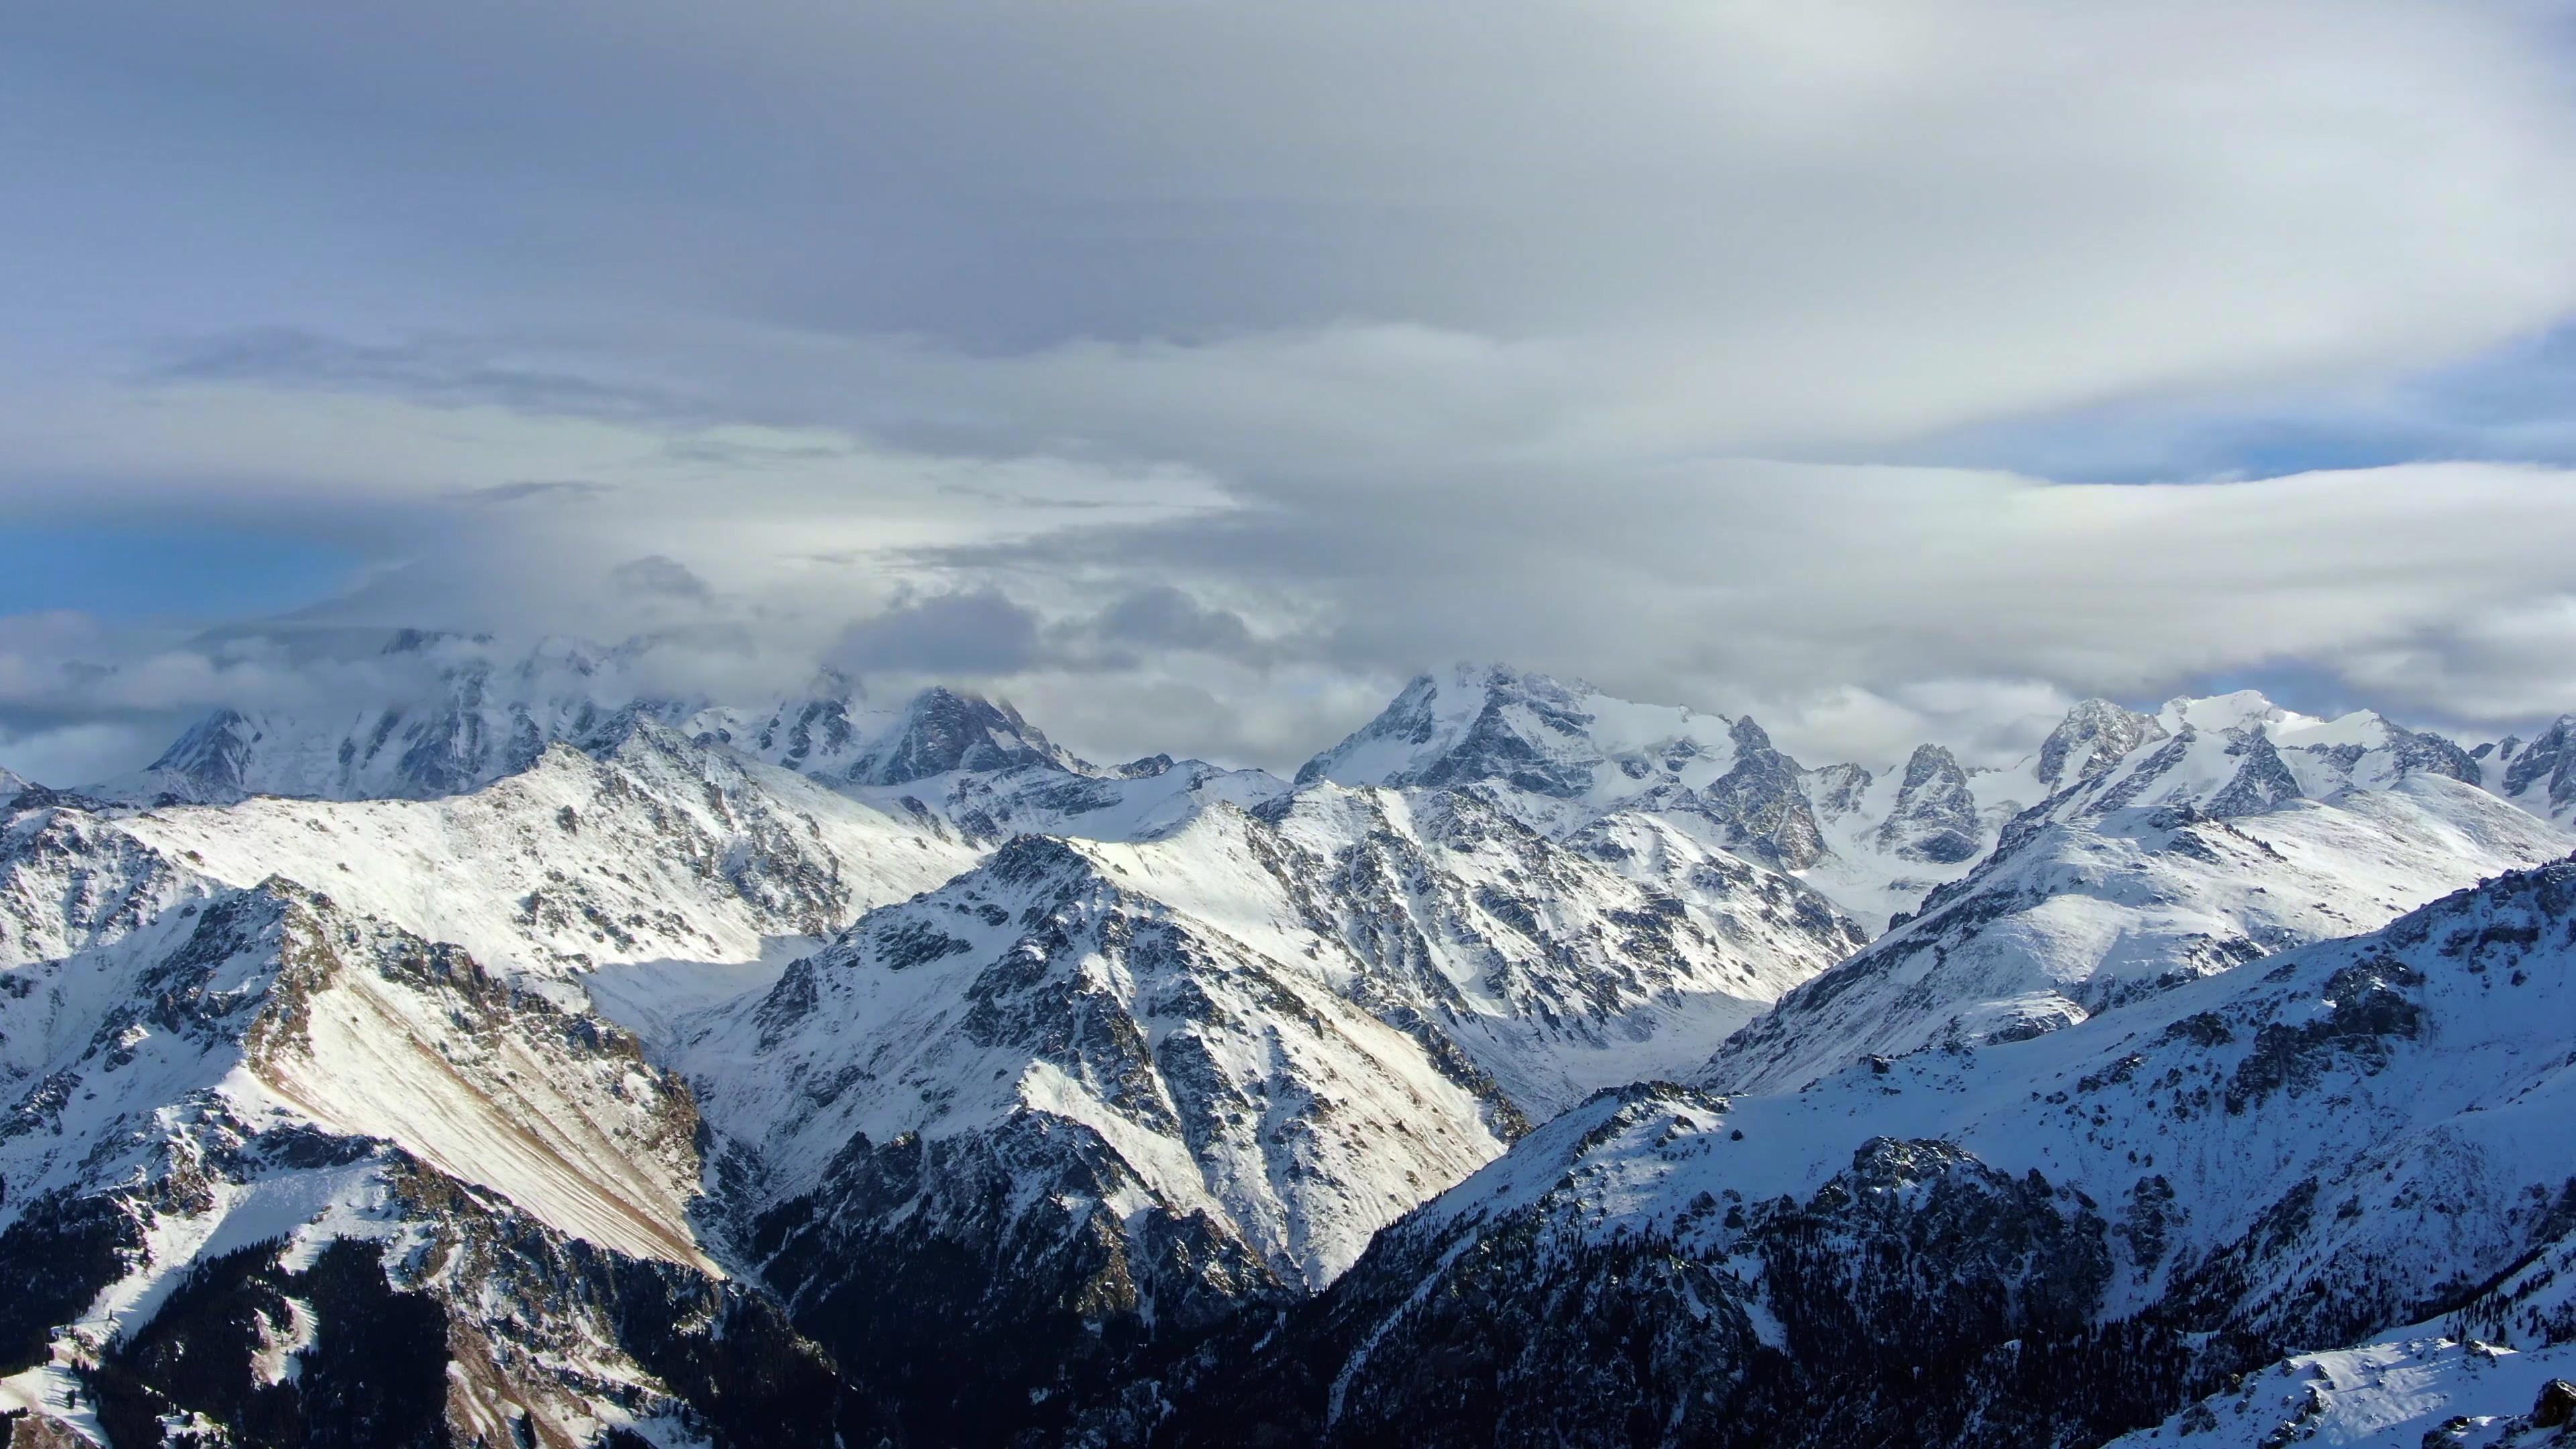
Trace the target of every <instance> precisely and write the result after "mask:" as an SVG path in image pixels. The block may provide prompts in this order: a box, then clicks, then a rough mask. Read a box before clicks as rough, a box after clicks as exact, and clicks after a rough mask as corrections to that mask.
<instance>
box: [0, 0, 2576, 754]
mask: <svg viewBox="0 0 2576 1449" xmlns="http://www.w3.org/2000/svg"><path fill="white" fill-rule="evenodd" d="M0 135H5V136H6V138H7V141H8V143H9V147H8V154H9V155H10V158H11V163H12V164H11V165H9V166H7V167H0V217H5V218H7V224H6V225H5V226H0V309H5V315H6V316H8V317H9V318H10V321H11V325H10V326H9V327H8V328H7V329H5V332H0V766H8V767H11V768H15V769H18V770H20V771H22V772H25V773H28V774H31V775H35V776H37V777H38V778H44V779H50V780H55V781H58V782H73V781H80V780H86V779H94V778H98V777H101V776H104V775H107V774H111V773H114V772H116V771H119V770H123V769H127V768H131V767H133V766H136V765H139V764H141V763H143V762H144V761H145V760H147V759H149V758H150V757H151V756H152V755H153V754H154V753H156V752H157V750H158V749H159V747H160V746H161V745H162V744H164V743H166V741H167V739H168V738H169V737H170V735H171V734H172V733H173V732H174V731H175V730H176V728H177V727H179V725H181V724H183V723H184V722H185V721H186V720H187V719H188V718H190V717H192V716H193V715H195V714H197V713H200V712H202V711H204V710H206V709H208V708H212V707H215V706H218V705H226V706H233V707H242V708H252V709H259V708H278V709H286V708H296V709H313V708H323V707H336V706H338V705H341V704H346V703H348V702H349V700H350V699H352V698H358V697H363V696H364V693H365V691H366V690H368V689H370V688H377V687H380V682H379V681H375V680H373V679H372V678H371V677H368V676H365V675H364V674H363V671H361V672H359V673H355V674H346V676H345V677H343V675H342V674H335V673H334V669H333V666H332V665H330V664H329V662H328V661H327V660H325V659H323V658H322V657H321V654H320V653H317V652H316V651H315V650H314V649H312V648H310V647H306V646H303V645H299V644H298V643H297V642H296V641H297V640H299V639H306V640H309V639H312V638H317V637H325V636H329V631H330V630H332V629H333V628H335V627H337V626H344V625H366V626H391V625H406V626H418V627H428V628H453V629H464V630H480V631H486V632H491V633H494V634H496V635H498V636H501V637H503V638H506V639H509V640H514V641H515V640H534V639H536V638H538V637H540V636H546V635H565V634H569V635H576V636H581V637H586V638H591V639H597V640H600V641H603V642H608V643H615V642H618V641H623V640H628V639H633V638H637V637H651V638H654V639H657V640H660V641H663V643H662V645H660V646H657V647H660V648H661V651H662V653H661V656H660V657H661V658H663V659H664V660H665V667H666V668H667V669H668V671H669V672H670V673H671V674H672V676H673V679H674V682H675V684H676V685H683V686H686V687H692V688H702V689H705V690H707V691H709V692H713V693H720V694H723V695H727V696H746V695H757V694H760V693H763V692H770V691H786V690H793V689H797V688H800V687H802V686H803V685H804V683H805V682H806V681H807V680H808V679H809V678H810V677H811V676H812V674H813V672H814V671H815V669H816V668H817V667H818V666H821V665H825V664H829V665H832V666H834V667H837V668H841V669H844V670H847V671H850V672H852V673H854V674H856V675H857V676H858V677H859V678H860V679H861V680H862V682H863V683H864V684H865V685H866V687H867V688H868V689H869V690H870V691H871V692H872V693H877V694H888V693H896V692H899V691H902V690H906V689H909V688H911V687H915V686H917V685H918V684H919V683H922V682H926V681H930V680H941V681H946V682H951V683H955V684H961V685H965V686H969V687H973V688H977V689H981V690H985V691H987V692H992V693H997V694H1001V695H1004V696H1007V697H1009V698H1011V699H1013V700H1015V701H1016V702H1018V703H1019V704H1020V705H1021V706H1022V708H1023V709H1024V710H1026V711H1027V712H1028V713H1029V715H1030V716H1031V717H1032V718H1033V719H1035V720H1037V721H1038V722H1039V723H1040V724H1041V725H1042V726H1044V727H1045V728H1046V729H1048V730H1049V732H1050V733H1052V734H1055V735H1056V736H1058V737H1059V738H1060V739H1063V740H1064V741H1065V742H1067V743H1069V744H1071V745H1073V746H1074V747H1075V748H1077V749H1079V750H1082V751H1084V752H1085V753H1088V754H1092V755H1094V756H1096V757H1101V758H1120V759H1123V758H1128V757H1132V756H1135V755H1140V754H1144V753H1148V752H1152V751H1156V750H1162V751H1169V752H1171V753H1174V754H1197V755H1202V756H1206V757H1209V758H1214V759H1219V760H1223V761H1227V762H1229V763H1255V764H1266V765H1271V766H1274V767H1278V766H1293V765H1294V764H1295V763H1296V762H1297V761H1298V760H1300V759H1302V758H1303V757H1304V756H1305V755H1307V754H1309V753H1311V752H1312V751H1314V750H1316V749H1318V748H1321V747H1322V746H1324V745H1326V744H1329V743H1330V742H1331V741H1332V740H1333V739H1334V738H1336V737H1338V736H1339V735H1340V734H1341V733H1343V732H1345V731H1346V730H1348V729H1350V728H1352V727H1354V726H1355V725H1357V724H1358V723H1359V722H1361V721H1362V720H1364V719H1365V718H1366V717H1368V716H1369V715H1370V714H1372V713H1373V712H1374V711H1375V710H1376V708H1377V707H1379V706H1380V705H1381V704H1382V703H1383V702H1384V701H1385V699H1386V698H1387V697H1388V696H1389V695H1390V694H1391V693H1392V692H1393V691H1394V690H1395V689H1396V688H1397V687H1399V686H1400V684H1401V683H1402V681H1403V680H1404V679H1405V678H1406V677H1408V676H1409V675H1411V674H1412V673H1414V672H1416V671H1417V670H1419V669H1422V668H1425V667H1430V666H1436V665H1438V664H1441V663H1444V662H1446V661H1449V660H1452V659H1457V658H1480V659H1485V658H1491V659H1505V660H1509V661H1512V662H1514V663H1517V664H1520V665H1523V666H1525V667H1530V668H1537V669H1544V670H1549V671H1552V672H1558V673H1564V674H1569V675H1576V676H1581V677H1584V678H1588V679H1590V680H1592V681H1594V682H1595V683H1597V684H1599V685H1601V686H1602V687H1604V688H1606V689H1609V690H1611V691H1613V692H1615V693H1619V694H1623V695H1627V696H1630V697H1635V698H1641V699H1650V700H1656V701H1669V702H1678V703H1686V704H1691V705H1695V706H1699V707H1703V708H1709V709H1717V710H1723V711H1726V712H1729V713H1737V712H1749V713H1751V714H1753V715H1754V716H1755V717H1756V718H1757V719H1760V720H1761V721H1762V722H1763V723H1764V724H1765V725H1766V727H1768V728H1769V729H1770V730H1771V732H1772V734H1773V735H1774V736H1775V737H1776V738H1778V739H1780V740H1781V742H1782V743H1783V744H1784V746H1786V747H1788V748H1790V749H1792V750H1793V751H1794V752H1796V753H1798V754H1800V755H1801V757H1802V758H1807V759H1809V760H1810V761H1811V762H1821V761H1823V760H1828V759H1841V758H1856V759H1861V760H1863V761H1884V760H1888V759H1892V758H1896V757H1899V756H1900V755H1901V754H1902V752H1903V751H1904V750H1905V749H1906V748H1907V747H1909V746H1910V745H1911V744H1912V743H1913V742H1915V741H1917V740H1922V739H1934V740H1940V741H1943V742H1946V743H1950V744H1952V745H1954V746H1956V747H1958V748H1960V749H1961V750H1962V751H1963V752H1964V753H1965V754H1967V755H1968V756H1969V757H1971V758H1978V759H1986V760H2000V759H2002V758H2005V757H2008V756H2009V755H2010V754H2011V753H2012V752H2014V751H2016V750H2020V749H2026V748H2028V747H2029V745H2030V744H2031V743H2032V741H2033V740H2034V739H2035V738H2036V733H2037V732H2038V731H2040V730H2044V729H2045V728H2046V725H2047V723H2048V722H2049V720H2050V718H2051V717H2052V716H2053V715H2054V714H2055V713H2057V712H2061V711H2062V710H2063V708H2064V707H2065V705H2066V704H2067V703H2069V702H2071V701H2072V700H2074V699H2076V698H2080V697H2083V696H2087V695H2105V696H2109V697H2112V698H2117V699H2121V700H2124V701H2128V702H2133V703H2149V702H2153V701H2155V700H2157V699H2161V698H2163V697H2165V696H2167V695H2170V694H2175V693H2181V692H2186V691H2195V690H2202V689H2207V688H2213V687H2216V686H2218V685H2221V684H2224V685H2227V686H2229V687H2234V686H2238V685H2251V686H2254V687H2261V688H2266V689H2269V690H2272V691H2273V692H2275V693H2276V695H2278V696H2279V697H2281V698H2282V699H2283V702H2285V703H2288V704H2292V705H2295V706H2296V707H2298V708H2301V709H2304V710H2308V711H2310V712H2332V711H2336V710H2340V709H2344V708H2349V707H2358V706H2363V705H2368V706H2371V707H2375V708H2379V709H2382V710H2384V711H2386V712H2388V713H2389V714H2391V715H2392V716H2394V717H2397V718H2399V719H2401V720H2405V721H2408V722H2411V723H2418V724H2430V725H2436V726H2440V727H2444V728H2450V729H2453V730H2456V731H2459V732H2461V733H2463V734H2467V735H2471V736H2478V735H2484V734H2493V733H2501V732H2503V731H2505V730H2507V729H2513V728H2527V727H2528V726H2529V725H2530V723H2531V722H2533V721H2536V720H2544V719H2547V718H2550V717H2553V716H2555V715H2556V714H2557V713H2559V712H2560V711H2561V710H2565V709H2576V563H2571V560H2576V475H2571V472H2570V471H2569V470H2570V469H2576V10H2571V8H2570V7H2569V6H2568V5H2566V4H2564V3H2558V0H2426V3H2416V0H2332V3H2306V0H2230V3H2225V4H2218V3H2198V0H2159V3H2151V4H2131V3H2126V0H2096V3H2089V4H2086V5H2082V6H2067V5H2062V4H2053V3H2039V0H2030V3H2013V0H1996V3H1955V0H1904V3H1858V0H1856V3H1845V0H1796V3H1769V0H1744V3H1718V0H1691V3H1684V0H1637V3H1632V4H1622V5H1619V6H1601V5H1597V4H1577V3H1556V0H1493V3H1489V4H1486V5H1481V6H1458V5H1452V4H1445V3H1443V4H1431V3H1422V0H1378V3H1371V4H1365V5H1363V4H1352V3H1342V0H1309V3H1302V4H1297V5H1293V6H1292V5H1284V4H1281V5H1274V4H1268V3H1243V4H1211V3H1202V0H1156V3H1139V0H1095V3H1088V4H1084V5H1080V6H1067V5H1062V4H1057V3H1048V0H951V3H942V4H938V5H914V4H882V5H856V6H853V5H844V4H826V3H822V0H745V3H741V4H735V5H727V6H706V5H702V4H693V3H691V4H684V3H679V0H621V3H617V4H613V5H612V4H608V3H605V0H554V3H539V4H533V5H532V4H525V3H512V4H503V3H499V0H452V3H449V4H444V5H438V6H427V5H422V6H411V7H403V8H399V9H397V8H394V7H376V6H366V7H353V6H346V5H324V4H319V3H299V0H242V3H238V4H228V5H223V6H189V7H171V6H166V5H159V4H152V5H145V4H137V3H129V0H92V3H86V4H82V5H77V6H37V7H18V8H17V10H16V11H14V12H13V13H12V14H11V15H10V16H9V17H8V18H7V19H5V20H0ZM323 652H326V653H327V651H323Z"/></svg>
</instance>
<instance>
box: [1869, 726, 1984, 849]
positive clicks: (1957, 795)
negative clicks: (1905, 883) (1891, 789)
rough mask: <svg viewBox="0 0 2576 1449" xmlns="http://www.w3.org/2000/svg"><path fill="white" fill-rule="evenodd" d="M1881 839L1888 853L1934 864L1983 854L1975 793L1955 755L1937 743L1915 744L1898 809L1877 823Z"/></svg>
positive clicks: (1899, 796)
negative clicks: (1969, 785)
mask: <svg viewBox="0 0 2576 1449" xmlns="http://www.w3.org/2000/svg"><path fill="white" fill-rule="evenodd" d="M1878 842H1879V845H1880V847H1881V848H1882V849H1884V850H1886V851H1887V853H1888V854H1890V855H1894V856H1897V857H1899V858H1901V859H1905V860H1921V861H1930V862H1932V863H1934V864H1936V865H1957V864H1958V863H1960V862H1961V861H1965V860H1972V859H1974V858H1975V857H1977V856H1978V855H1980V854H1982V853H1984V851H1985V848H1986V841H1985V839H1984V830H1983V822H1982V821H1981V820H1979V819H1978V816H1977V797H1976V796H1975V795H1974V794H1973V793H1971V792H1970V791H1969V789H1968V772H1967V771H1965V770H1962V769H1960V768H1959V761H1958V759H1957V757H1955V756H1953V755H1952V754H1951V753H1950V752H1949V751H1948V750H1945V749H1943V748H1941V747H1940V746H1939V745H1921V746H1918V747H1916V749H1915V751H1914V757H1913V758H1912V759H1910V760H1908V761H1906V762H1905V779H1904V782H1903V783H1902V784H1900V785H1899V786H1898V787H1897V792H1896V808H1895V809H1894V810H1892V811H1890V812H1888V816H1887V819H1886V821H1885V822H1884V823H1882V824H1881V825H1880V826H1879V827H1878Z"/></svg>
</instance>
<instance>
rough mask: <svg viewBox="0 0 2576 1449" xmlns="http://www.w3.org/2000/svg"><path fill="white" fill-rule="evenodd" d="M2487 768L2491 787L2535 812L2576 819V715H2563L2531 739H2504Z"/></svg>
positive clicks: (2547, 815) (2541, 814)
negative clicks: (2527, 740)
mask: <svg viewBox="0 0 2576 1449" xmlns="http://www.w3.org/2000/svg"><path fill="white" fill-rule="evenodd" d="M2483 768H2484V778H2485V780H2486V781H2487V783H2488V784H2489V786H2490V787H2491V788H2493V789H2494V790H2495V791H2496V792H2497V793H2498V794H2500V795H2502V796H2504V798H2506V799H2508V800H2511V801H2513V802H2514V803H2515V804H2517V805H2520V806H2522V807H2523V808H2524V809H2526V810H2529V811H2531V812H2532V813H2533V814H2536V815H2540V816H2544V817H2546V818H2548V819H2551V820H2556V821H2562V822H2564V821H2567V820H2570V819H2576V715H2560V716H2559V717H2558V719H2557V721H2556V722H2555V723H2553V724H2551V725H2550V727H2549V728H2548V729H2546V730H2543V731H2541V733H2540V734H2539V735H2538V736H2537V737H2536V738H2534V739H2532V740H2531V741H2530V742H2529V743H2524V742H2522V741H2519V740H2512V739H2508V740H2506V741H2504V742H2503V743H2502V744H2501V745H2499V746H2498V747H2497V749H2496V751H2495V753H2494V754H2493V755H2491V756H2490V757H2489V758H2488V759H2487V760H2485V761H2484V762H2483Z"/></svg>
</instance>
